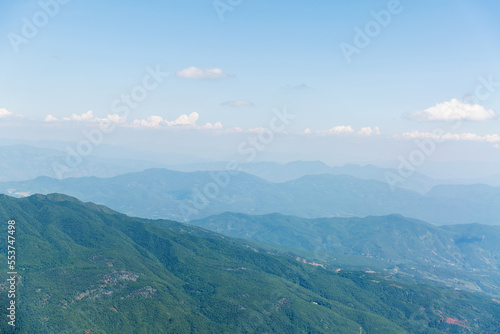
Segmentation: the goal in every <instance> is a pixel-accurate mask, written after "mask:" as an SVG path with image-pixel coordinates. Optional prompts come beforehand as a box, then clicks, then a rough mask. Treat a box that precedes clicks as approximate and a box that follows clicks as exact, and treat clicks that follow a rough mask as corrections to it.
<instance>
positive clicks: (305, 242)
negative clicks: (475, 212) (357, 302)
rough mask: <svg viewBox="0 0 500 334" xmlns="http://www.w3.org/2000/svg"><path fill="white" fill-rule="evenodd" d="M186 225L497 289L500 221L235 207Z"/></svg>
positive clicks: (338, 261)
mask: <svg viewBox="0 0 500 334" xmlns="http://www.w3.org/2000/svg"><path fill="white" fill-rule="evenodd" d="M190 224H193V225H196V226H200V227H203V228H206V229H208V230H211V231H214V232H217V233H221V234H224V235H227V236H231V237H236V238H244V239H249V240H252V241H255V242H258V243H259V244H260V245H262V246H265V247H267V248H270V249H275V250H278V251H280V252H292V253H294V254H298V255H300V256H303V257H305V258H307V259H310V260H315V261H322V263H325V264H328V265H330V266H333V267H338V268H345V267H346V266H347V267H350V268H363V269H365V270H368V269H374V270H379V271H380V272H382V273H384V274H385V275H386V276H388V277H393V278H398V279H410V280H411V281H415V282H432V283H438V284H444V285H446V286H449V287H453V288H457V289H464V290H469V291H480V292H486V293H489V294H492V295H495V296H500V227H499V226H487V225H479V224H469V225H449V226H441V227H440V226H435V225H431V224H428V223H425V222H423V221H419V220H416V219H410V218H406V217H403V216H399V215H390V216H380V217H374V216H369V217H366V218H318V219H305V218H299V217H294V216H284V215H281V214H269V215H261V216H258V215H245V214H240V213H224V214H221V215H217V216H212V217H208V218H205V219H201V220H194V221H191V222H190ZM384 269H385V270H384Z"/></svg>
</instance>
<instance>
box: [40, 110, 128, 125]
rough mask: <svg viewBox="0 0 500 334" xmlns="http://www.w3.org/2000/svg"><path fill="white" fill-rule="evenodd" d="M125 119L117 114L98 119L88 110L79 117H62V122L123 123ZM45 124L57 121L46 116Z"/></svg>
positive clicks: (50, 116) (75, 115) (52, 117)
mask: <svg viewBox="0 0 500 334" xmlns="http://www.w3.org/2000/svg"><path fill="white" fill-rule="evenodd" d="M126 120H127V117H121V116H120V115H118V114H112V115H111V114H110V115H107V116H106V117H104V118H98V117H95V116H94V113H93V112H92V111H91V110H89V111H87V112H86V113H83V114H81V115H77V114H72V115H71V116H70V117H63V118H62V121H65V122H89V123H90V122H92V123H117V124H119V123H125V121H126ZM44 121H45V122H56V121H58V119H57V118H56V117H54V116H52V115H47V117H45V120H44Z"/></svg>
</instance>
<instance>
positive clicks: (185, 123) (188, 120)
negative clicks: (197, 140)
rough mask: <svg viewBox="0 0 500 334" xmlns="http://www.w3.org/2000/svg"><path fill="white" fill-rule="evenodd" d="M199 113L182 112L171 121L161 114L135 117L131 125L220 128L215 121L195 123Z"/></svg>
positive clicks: (139, 126) (135, 126)
mask: <svg viewBox="0 0 500 334" xmlns="http://www.w3.org/2000/svg"><path fill="white" fill-rule="evenodd" d="M199 117H200V115H199V114H198V113H197V112H193V113H191V114H189V115H186V114H182V115H180V116H179V117H177V119H175V120H173V121H168V120H166V119H163V117H161V116H150V117H148V118H146V119H136V120H134V121H133V122H132V125H131V126H132V127H134V128H167V127H176V126H177V127H186V128H192V129H222V123H221V122H217V123H215V124H212V123H206V124H205V125H202V126H199V125H197V124H196V122H197V121H198V119H199Z"/></svg>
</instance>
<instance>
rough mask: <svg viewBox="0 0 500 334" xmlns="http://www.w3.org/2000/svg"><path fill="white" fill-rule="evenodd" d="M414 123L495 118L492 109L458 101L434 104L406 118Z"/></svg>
mask: <svg viewBox="0 0 500 334" xmlns="http://www.w3.org/2000/svg"><path fill="white" fill-rule="evenodd" d="M408 118H410V119H413V120H416V121H421V122H422V121H459V120H462V121H487V120H491V119H495V118H497V114H496V113H495V111H493V110H492V109H486V108H485V107H483V106H481V105H479V104H466V103H463V102H462V101H460V100H458V99H452V100H450V101H447V102H442V103H438V104H436V105H435V106H434V107H430V108H427V109H425V110H424V111H416V112H414V113H412V114H410V115H409V116H408Z"/></svg>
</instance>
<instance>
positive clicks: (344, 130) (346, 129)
mask: <svg viewBox="0 0 500 334" xmlns="http://www.w3.org/2000/svg"><path fill="white" fill-rule="evenodd" d="M317 133H318V134H319V135H325V136H328V135H336V136H339V135H348V134H352V133H354V129H353V128H352V127H351V126H350V125H339V126H335V127H333V128H331V129H328V130H326V131H325V130H320V131H317Z"/></svg>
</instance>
